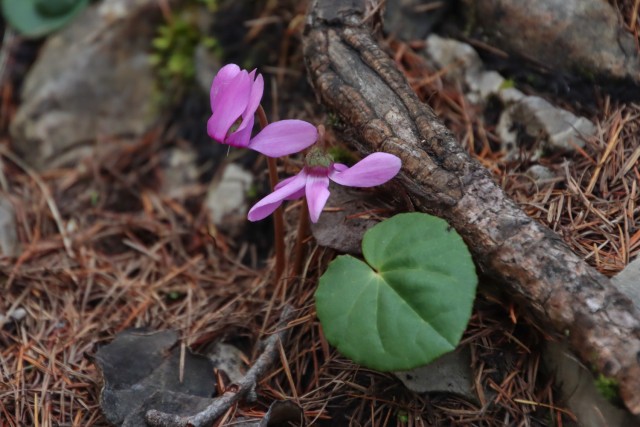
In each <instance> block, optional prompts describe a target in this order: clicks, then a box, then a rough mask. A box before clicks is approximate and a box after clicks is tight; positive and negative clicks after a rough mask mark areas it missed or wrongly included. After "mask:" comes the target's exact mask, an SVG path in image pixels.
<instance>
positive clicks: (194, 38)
mask: <svg viewBox="0 0 640 427" xmlns="http://www.w3.org/2000/svg"><path fill="white" fill-rule="evenodd" d="M199 40H200V32H199V31H198V29H197V27H196V26H195V25H194V24H193V23H191V22H190V21H189V20H188V19H186V18H185V17H183V16H176V17H175V18H174V19H173V20H172V21H171V22H170V23H168V24H166V25H162V26H160V28H159V29H158V36H157V37H156V38H154V39H153V42H152V45H153V51H154V52H153V54H152V55H151V58H150V59H151V63H152V64H153V65H154V66H155V67H156V70H157V72H158V75H159V77H160V80H161V82H163V83H165V84H167V83H168V82H174V81H176V80H178V81H180V82H187V81H189V80H191V79H193V78H194V76H195V72H196V69H195V64H194V59H193V56H194V53H195V49H196V46H197V44H198V41H199Z"/></svg>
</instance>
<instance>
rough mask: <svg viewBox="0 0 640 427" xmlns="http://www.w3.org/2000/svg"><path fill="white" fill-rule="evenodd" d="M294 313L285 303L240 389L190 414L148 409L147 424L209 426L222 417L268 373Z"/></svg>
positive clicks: (227, 393)
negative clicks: (276, 325) (275, 326)
mask: <svg viewBox="0 0 640 427" xmlns="http://www.w3.org/2000/svg"><path fill="white" fill-rule="evenodd" d="M292 315H293V308H292V307H291V306H289V305H287V306H285V307H284V309H283V311H282V315H281V316H280V322H279V325H278V328H277V329H278V332H276V333H274V334H273V335H271V336H270V337H269V338H268V339H267V340H266V343H265V348H264V351H263V352H262V354H261V355H260V357H258V360H256V362H255V363H254V364H253V366H252V367H251V369H249V371H248V372H247V374H246V375H245V376H244V378H242V379H241V380H240V381H238V383H237V384H236V387H237V391H235V392H226V393H224V394H223V395H222V396H220V397H219V398H217V399H214V400H213V402H212V403H211V405H209V406H208V407H207V408H206V409H204V410H203V411H201V412H199V413H197V414H195V415H191V416H188V417H184V416H180V415H174V414H167V413H165V412H162V411H158V410H155V409H152V410H150V411H149V412H147V415H146V421H147V424H149V425H150V426H154V427H204V426H209V425H211V423H212V422H213V421H214V420H215V419H216V418H219V417H220V416H222V414H224V413H225V411H227V410H228V409H229V408H230V407H231V406H232V405H234V404H236V403H237V402H238V401H239V400H240V399H242V398H243V397H244V396H246V395H247V394H248V393H249V392H250V391H251V390H253V389H254V388H255V387H256V385H257V384H258V381H259V380H260V378H261V377H262V376H264V374H265V373H266V372H267V369H268V368H269V367H270V366H271V364H272V363H273V362H274V361H275V360H276V359H277V357H278V343H279V342H282V341H284V340H285V338H286V335H287V333H288V329H286V328H285V326H286V324H287V323H288V322H289V320H290V319H291V317H292Z"/></svg>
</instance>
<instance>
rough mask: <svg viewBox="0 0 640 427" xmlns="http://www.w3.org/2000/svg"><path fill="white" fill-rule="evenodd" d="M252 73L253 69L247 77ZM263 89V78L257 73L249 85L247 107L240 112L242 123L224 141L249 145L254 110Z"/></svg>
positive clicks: (256, 107)
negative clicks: (256, 76) (249, 91)
mask: <svg viewBox="0 0 640 427" xmlns="http://www.w3.org/2000/svg"><path fill="white" fill-rule="evenodd" d="M253 74H255V70H254V71H252V72H251V73H250V74H249V77H251V76H252V75H253ZM263 91H264V80H263V78H262V75H261V74H258V78H257V79H256V81H255V82H253V83H252V86H251V93H250V94H249V103H248V104H247V108H246V109H245V110H244V112H243V113H242V123H240V126H238V129H236V131H235V132H234V133H233V134H231V135H230V136H229V137H228V138H227V141H226V142H227V143H228V144H229V145H233V146H234V147H247V146H248V145H249V140H250V139H251V131H252V130H253V123H254V120H255V114H256V110H257V109H258V106H259V105H260V100H261V99H262V93H263Z"/></svg>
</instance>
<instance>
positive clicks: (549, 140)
mask: <svg viewBox="0 0 640 427" xmlns="http://www.w3.org/2000/svg"><path fill="white" fill-rule="evenodd" d="M595 132H596V126H595V125H594V124H593V123H592V122H591V121H590V120H588V119H586V118H584V117H578V116H576V115H574V114H573V113H571V112H569V111H567V110H563V109H561V108H557V107H554V106H553V105H551V104H550V103H549V102H548V101H546V100H544V99H542V98H540V97H538V96H525V97H524V98H522V99H520V100H519V101H517V102H515V103H513V104H511V105H510V106H508V107H507V108H506V109H505V110H504V111H503V112H502V114H501V116H500V120H499V121H498V125H497V127H496V133H497V134H498V136H499V137H500V139H501V142H502V145H503V151H505V152H506V153H507V158H514V157H516V156H517V155H518V152H519V150H520V146H521V144H522V142H523V141H527V140H528V141H533V142H536V143H538V142H540V143H541V146H540V148H547V149H551V150H562V151H574V150H575V149H576V147H584V144H585V143H584V139H585V138H588V137H590V136H593V135H594V134H595ZM539 154H540V153H538V155H539ZM536 157H537V156H536Z"/></svg>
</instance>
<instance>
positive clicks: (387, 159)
mask: <svg viewBox="0 0 640 427" xmlns="http://www.w3.org/2000/svg"><path fill="white" fill-rule="evenodd" d="M401 166H402V162H401V161H400V159H399V158H398V157H396V156H394V155H393V154H389V153H373V154H370V155H368V156H367V157H365V158H364V159H362V160H360V161H359V162H358V163H356V164H355V165H353V166H351V167H350V168H348V169H346V170H344V171H340V170H339V167H338V168H336V165H335V164H334V165H333V170H332V171H331V172H329V178H331V180H332V181H334V182H337V183H338V184H340V185H346V186H349V187H373V186H375V185H380V184H384V183H385V182H387V181H389V180H390V179H391V178H393V177H394V176H396V174H397V173H398V172H399V171H400V167H401Z"/></svg>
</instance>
